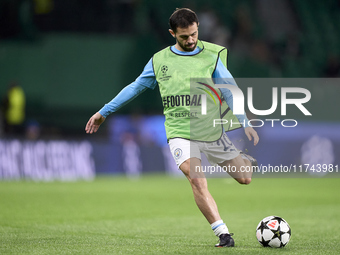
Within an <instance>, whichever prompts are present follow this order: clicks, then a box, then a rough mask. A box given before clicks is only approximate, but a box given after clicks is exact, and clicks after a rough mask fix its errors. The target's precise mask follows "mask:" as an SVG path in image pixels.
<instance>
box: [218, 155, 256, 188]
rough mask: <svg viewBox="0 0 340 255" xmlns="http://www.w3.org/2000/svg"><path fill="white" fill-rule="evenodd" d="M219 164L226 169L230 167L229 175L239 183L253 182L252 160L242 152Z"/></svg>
mask: <svg viewBox="0 0 340 255" xmlns="http://www.w3.org/2000/svg"><path fill="white" fill-rule="evenodd" d="M219 165H220V166H221V167H225V168H226V169H230V170H229V171H228V173H229V175H230V176H231V177H233V178H234V179H235V180H236V181H237V182H238V183H240V184H249V183H250V182H251V177H252V174H253V165H252V162H251V161H250V160H249V159H247V158H243V157H242V155H241V154H240V155H238V156H237V157H235V158H233V159H230V160H226V161H224V162H222V163H219Z"/></svg>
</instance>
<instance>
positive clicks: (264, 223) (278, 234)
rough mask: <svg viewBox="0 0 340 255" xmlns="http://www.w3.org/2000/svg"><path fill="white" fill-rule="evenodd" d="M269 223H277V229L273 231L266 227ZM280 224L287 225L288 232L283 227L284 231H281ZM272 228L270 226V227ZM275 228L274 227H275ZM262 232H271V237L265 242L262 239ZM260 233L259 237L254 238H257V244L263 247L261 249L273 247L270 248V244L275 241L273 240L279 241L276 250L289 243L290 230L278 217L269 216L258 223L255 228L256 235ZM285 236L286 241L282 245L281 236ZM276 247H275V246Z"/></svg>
mask: <svg viewBox="0 0 340 255" xmlns="http://www.w3.org/2000/svg"><path fill="white" fill-rule="evenodd" d="M270 221H277V223H276V224H278V227H277V229H273V228H274V227H273V228H270V227H268V223H269V222H270ZM281 222H283V223H284V224H286V225H287V228H288V230H287V229H286V227H284V229H285V231H283V229H281ZM271 227H272V226H271ZM275 227H276V226H275ZM264 231H265V232H266V233H267V234H268V232H267V231H271V232H272V234H273V236H272V237H271V238H270V240H265V239H264V238H263V234H264ZM258 233H260V236H256V237H257V240H258V242H259V243H260V244H261V245H262V246H263V247H273V246H271V244H270V242H271V241H273V240H274V242H275V241H276V242H277V240H275V239H276V238H277V239H278V240H279V242H280V246H279V247H277V248H282V247H284V246H286V245H287V243H288V242H289V240H290V236H291V228H290V227H289V225H288V223H287V222H286V221H285V220H284V219H282V218H281V217H278V216H269V217H266V218H264V219H263V220H262V221H260V223H259V224H258V226H257V228H256V234H258ZM285 234H288V235H289V236H288V240H287V241H286V243H283V241H282V236H283V235H285ZM275 247H276V246H275Z"/></svg>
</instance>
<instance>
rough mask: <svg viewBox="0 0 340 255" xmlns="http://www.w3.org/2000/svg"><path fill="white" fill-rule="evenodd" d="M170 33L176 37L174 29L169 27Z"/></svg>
mask: <svg viewBox="0 0 340 255" xmlns="http://www.w3.org/2000/svg"><path fill="white" fill-rule="evenodd" d="M169 33H170V34H171V35H172V37H173V38H176V35H175V32H174V31H173V30H172V29H169Z"/></svg>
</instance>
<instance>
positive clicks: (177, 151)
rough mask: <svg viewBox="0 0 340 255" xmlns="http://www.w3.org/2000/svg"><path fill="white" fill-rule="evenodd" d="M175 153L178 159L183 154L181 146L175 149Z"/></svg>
mask: <svg viewBox="0 0 340 255" xmlns="http://www.w3.org/2000/svg"><path fill="white" fill-rule="evenodd" d="M174 155H175V158H176V159H178V158H180V157H181V156H182V150H181V149H180V148H177V149H176V150H175V151H174Z"/></svg>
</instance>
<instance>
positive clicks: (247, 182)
mask: <svg viewBox="0 0 340 255" xmlns="http://www.w3.org/2000/svg"><path fill="white" fill-rule="evenodd" d="M237 181H238V182H239V183H240V184H245V185H248V184H250V183H251V178H238V179H237Z"/></svg>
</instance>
